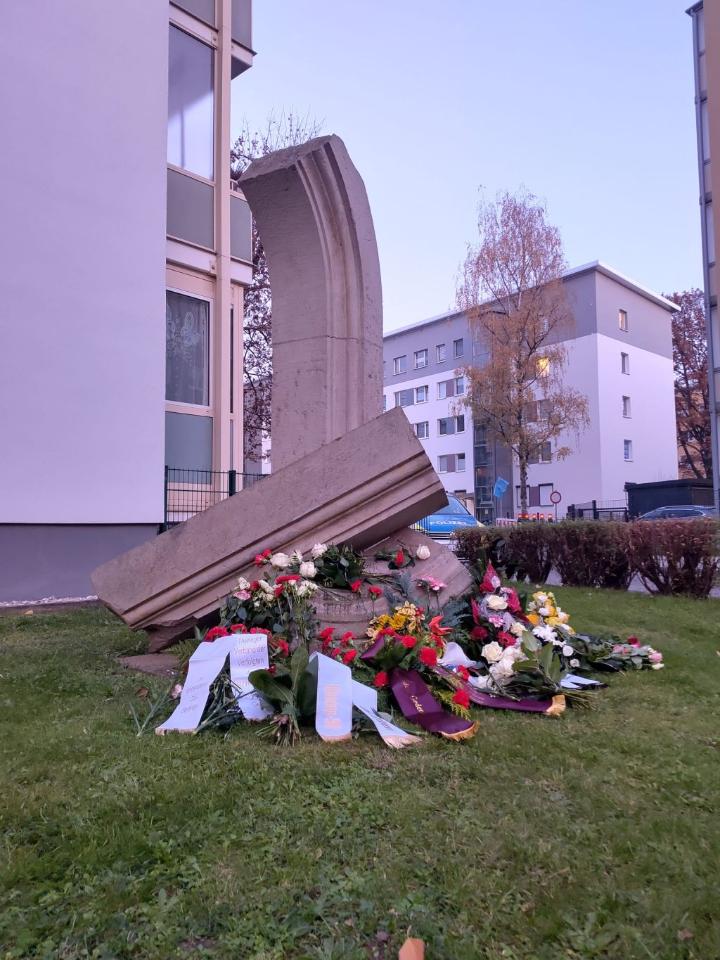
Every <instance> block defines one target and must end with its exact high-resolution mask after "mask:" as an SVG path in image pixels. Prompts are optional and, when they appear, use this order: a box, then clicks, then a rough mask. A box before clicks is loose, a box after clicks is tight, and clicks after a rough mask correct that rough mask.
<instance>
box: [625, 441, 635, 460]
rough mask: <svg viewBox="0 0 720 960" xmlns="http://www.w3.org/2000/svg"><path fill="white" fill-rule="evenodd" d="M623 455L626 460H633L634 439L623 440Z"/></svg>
mask: <svg viewBox="0 0 720 960" xmlns="http://www.w3.org/2000/svg"><path fill="white" fill-rule="evenodd" d="M623 456H624V458H625V459H626V460H632V458H633V452H632V440H623Z"/></svg>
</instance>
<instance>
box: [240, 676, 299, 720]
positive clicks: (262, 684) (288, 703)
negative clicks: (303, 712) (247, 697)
mask: <svg viewBox="0 0 720 960" xmlns="http://www.w3.org/2000/svg"><path fill="white" fill-rule="evenodd" d="M248 680H249V681H250V683H251V684H252V685H253V686H254V687H255V689H256V690H258V691H259V692H260V693H262V695H263V696H264V697H267V699H268V700H270V701H271V703H272V704H273V705H274V706H275V707H277V708H279V709H281V710H285V709H289V711H290V712H291V713H293V714H294V713H295V698H294V696H293V692H292V690H290V689H289V688H288V687H286V686H284V685H283V684H282V683H278V682H277V680H276V679H275V678H274V677H273V676H271V675H270V673H268V671H267V670H253V671H252V673H251V674H250V676H249V677H248Z"/></svg>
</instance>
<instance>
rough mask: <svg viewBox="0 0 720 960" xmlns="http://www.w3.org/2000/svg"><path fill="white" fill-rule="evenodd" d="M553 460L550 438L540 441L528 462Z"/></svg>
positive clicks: (548, 461)
mask: <svg viewBox="0 0 720 960" xmlns="http://www.w3.org/2000/svg"><path fill="white" fill-rule="evenodd" d="M551 461H552V446H551V444H550V441H549V440H546V441H545V442H544V443H539V444H538V445H537V447H535V449H534V450H533V452H532V453H531V454H530V456H529V457H528V463H550V462H551Z"/></svg>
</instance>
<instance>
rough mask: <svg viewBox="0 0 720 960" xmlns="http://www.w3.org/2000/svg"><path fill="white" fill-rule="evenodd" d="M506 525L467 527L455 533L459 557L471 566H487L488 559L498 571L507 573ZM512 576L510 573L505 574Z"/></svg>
mask: <svg viewBox="0 0 720 960" xmlns="http://www.w3.org/2000/svg"><path fill="white" fill-rule="evenodd" d="M506 529H507V528H505V527H467V528H465V529H464V530H458V531H457V532H456V533H455V535H454V538H455V541H456V544H457V546H456V548H455V552H456V553H457V556H458V559H460V560H462V561H463V563H467V564H468V565H469V566H475V565H476V564H479V565H480V566H481V567H485V565H486V564H487V562H488V561H490V563H492V565H493V566H494V567H495V569H496V570H497V571H498V573H505V562H504V556H503V554H504V548H505V533H506ZM505 575H506V576H510V574H507V573H506V574H505Z"/></svg>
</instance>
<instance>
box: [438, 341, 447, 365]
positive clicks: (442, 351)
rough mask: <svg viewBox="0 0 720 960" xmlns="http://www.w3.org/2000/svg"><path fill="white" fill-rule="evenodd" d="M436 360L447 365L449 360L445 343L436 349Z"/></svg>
mask: <svg viewBox="0 0 720 960" xmlns="http://www.w3.org/2000/svg"><path fill="white" fill-rule="evenodd" d="M435 359H436V360H437V362H438V363H445V361H446V360H447V348H446V346H445V344H444V343H439V344H438V345H437V346H436V347H435Z"/></svg>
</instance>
